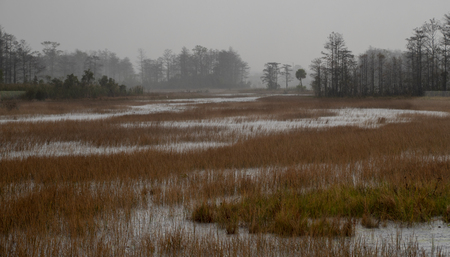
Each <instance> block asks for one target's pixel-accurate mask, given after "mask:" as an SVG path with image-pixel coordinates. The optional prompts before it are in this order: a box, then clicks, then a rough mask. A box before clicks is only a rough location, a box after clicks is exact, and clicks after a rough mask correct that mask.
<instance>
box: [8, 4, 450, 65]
mask: <svg viewBox="0 0 450 257" xmlns="http://www.w3.org/2000/svg"><path fill="white" fill-rule="evenodd" d="M449 10H450V1H448V0H433V1H422V0H396V1H387V0H379V1H361V0H359V1H357V0H341V1H331V0H322V1H320V0H318V1H293V0H284V1H254V0H245V1H237V0H227V1H216V0H214V1H212V0H209V1H206V0H190V1H186V0H184V1H181V0H169V1H156V0H152V1H146V0H128V1H111V0H78V1H61V0H40V1H36V0H0V25H1V26H3V28H4V29H5V30H6V31H7V32H8V33H12V34H14V35H15V36H16V37H17V38H18V39H25V40H26V41H27V42H28V43H29V44H30V46H31V47H32V48H33V50H42V48H43V47H42V45H41V42H43V41H55V42H58V43H60V44H61V45H60V49H61V50H67V51H74V50H75V49H80V50H83V51H86V50H100V49H108V50H110V51H112V52H115V53H117V54H118V56H120V57H121V58H124V57H129V58H130V59H131V61H132V62H133V63H136V60H137V55H138V49H139V48H142V49H144V50H145V51H146V55H147V56H148V57H149V58H158V57H160V56H162V54H163V52H164V50H165V49H171V50H173V51H174V52H175V53H179V52H180V50H181V48H182V47H183V46H185V47H187V48H188V49H192V48H194V47H195V46H196V45H201V46H204V47H207V48H208V49H210V48H211V49H229V47H232V48H233V49H234V50H235V51H237V52H238V53H239V54H240V56H241V57H242V60H244V61H246V62H247V63H248V64H249V66H250V71H251V72H261V71H262V69H263V68H264V64H265V63H267V62H272V61H275V62H280V63H288V64H294V65H301V66H302V67H304V68H308V66H309V64H310V62H311V60H312V59H314V58H316V57H318V56H320V52H321V51H322V50H323V45H324V43H325V41H326V40H327V36H328V35H329V34H330V33H331V32H333V31H334V32H339V33H341V34H342V35H343V37H344V39H345V41H346V44H347V46H348V49H349V50H351V51H353V53H355V54H358V53H361V52H363V51H365V50H366V49H367V48H368V47H369V46H373V47H377V48H385V49H401V50H403V49H405V45H406V40H405V39H406V38H408V37H410V36H411V35H412V31H413V29H414V28H416V27H419V26H421V25H422V24H423V23H424V22H425V21H428V20H429V19H431V18H436V19H438V20H440V19H442V17H443V15H444V14H446V13H448V12H449Z"/></svg>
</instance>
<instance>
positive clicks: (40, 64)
mask: <svg viewBox="0 0 450 257" xmlns="http://www.w3.org/2000/svg"><path fill="white" fill-rule="evenodd" d="M59 46H60V44H59V43H57V42H51V41H45V42H42V51H34V50H33V49H31V47H30V46H29V44H28V43H27V42H26V41H25V40H18V39H17V38H16V37H15V36H14V35H12V34H9V33H6V32H5V31H4V29H3V28H2V27H1V26H0V79H1V80H0V82H1V81H3V82H4V83H6V84H16V83H30V82H33V81H34V82H36V80H37V81H41V82H49V81H50V80H51V79H52V78H60V79H64V78H65V77H66V76H67V75H70V74H73V75H75V76H77V77H79V78H81V76H82V75H83V74H84V71H86V70H90V71H91V72H92V73H93V74H94V78H96V79H100V78H101V77H103V76H107V77H109V78H112V79H114V80H116V81H118V82H120V83H123V84H127V85H130V86H133V85H136V84H137V81H136V80H135V74H134V70H133V64H132V63H131V61H130V60H129V59H128V58H123V59H121V58H119V57H118V56H117V55H116V54H115V53H113V52H111V51H108V50H99V51H89V52H84V51H81V50H75V51H74V52H63V51H62V50H60V49H59Z"/></svg>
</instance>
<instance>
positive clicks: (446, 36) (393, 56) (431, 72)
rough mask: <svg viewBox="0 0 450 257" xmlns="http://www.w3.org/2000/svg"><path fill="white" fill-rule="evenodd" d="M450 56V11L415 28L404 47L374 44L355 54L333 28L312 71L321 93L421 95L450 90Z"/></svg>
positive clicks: (315, 86) (315, 60)
mask: <svg viewBox="0 0 450 257" xmlns="http://www.w3.org/2000/svg"><path fill="white" fill-rule="evenodd" d="M449 59H450V14H448V15H445V17H444V21H443V22H439V21H437V20H435V19H431V20H430V21H428V22H425V23H424V24H423V25H422V26H421V27H419V28H416V29H414V34H413V36H411V37H410V38H408V39H407V50H406V51H404V52H401V51H392V50H386V49H376V48H372V47H370V48H369V49H368V50H367V51H366V52H365V53H363V54H360V55H359V56H357V57H355V55H353V54H352V52H351V51H350V50H348V49H347V47H346V45H345V41H344V39H343V37H342V35H341V34H339V33H334V32H333V33H331V34H330V36H329V37H328V41H327V42H326V43H325V51H324V52H322V57H321V58H317V59H314V60H313V61H312V63H311V65H310V70H311V71H312V73H311V74H310V76H311V77H312V78H313V79H314V80H313V82H312V87H313V90H314V92H315V94H316V95H317V96H389V95H416V96H420V95H423V93H424V91H447V90H448V85H449V78H448V74H449V69H450V67H449Z"/></svg>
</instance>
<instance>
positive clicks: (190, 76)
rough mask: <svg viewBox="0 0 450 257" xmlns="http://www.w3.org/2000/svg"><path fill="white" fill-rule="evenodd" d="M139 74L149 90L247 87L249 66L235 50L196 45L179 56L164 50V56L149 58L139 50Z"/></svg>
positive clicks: (183, 49)
mask: <svg viewBox="0 0 450 257" xmlns="http://www.w3.org/2000/svg"><path fill="white" fill-rule="evenodd" d="M137 64H138V73H139V76H138V77H139V78H140V81H141V82H142V85H143V86H145V87H148V88H185V89H190V88H238V87H248V86H249V85H248V84H247V82H246V78H247V75H248V69H249V66H248V64H247V63H246V62H244V61H243V60H242V59H241V57H240V55H239V54H238V53H237V52H236V51H235V50H233V49H232V48H230V49H228V50H213V49H207V48H206V47H203V46H200V45H197V46H195V47H194V49H192V51H189V49H187V48H186V47H183V48H182V49H181V52H180V53H179V54H175V53H173V52H172V50H165V51H164V53H163V56H162V57H159V58H157V59H150V58H147V57H146V55H145V52H144V50H142V49H139V51H138V63H137Z"/></svg>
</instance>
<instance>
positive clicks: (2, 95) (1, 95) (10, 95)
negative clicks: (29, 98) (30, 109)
mask: <svg viewBox="0 0 450 257" xmlns="http://www.w3.org/2000/svg"><path fill="white" fill-rule="evenodd" d="M25 93H26V92H25V91H0V99H2V100H3V99H17V98H20V97H22V96H24V95H25Z"/></svg>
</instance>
